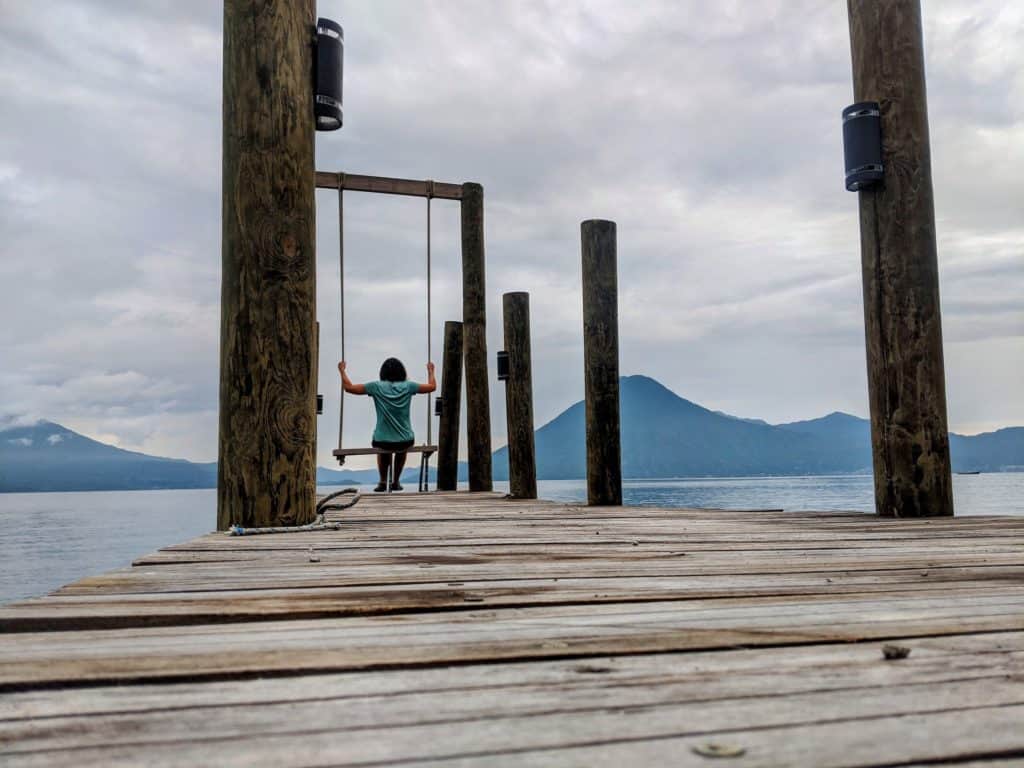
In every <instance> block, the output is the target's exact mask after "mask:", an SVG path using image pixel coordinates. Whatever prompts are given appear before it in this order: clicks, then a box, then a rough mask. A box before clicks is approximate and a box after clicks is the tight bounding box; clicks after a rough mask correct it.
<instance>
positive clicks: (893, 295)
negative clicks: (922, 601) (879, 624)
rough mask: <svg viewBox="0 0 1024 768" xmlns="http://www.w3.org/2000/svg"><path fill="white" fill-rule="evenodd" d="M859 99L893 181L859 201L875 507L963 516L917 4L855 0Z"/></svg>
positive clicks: (899, 513) (892, 512) (913, 0)
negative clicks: (869, 111)
mask: <svg viewBox="0 0 1024 768" xmlns="http://www.w3.org/2000/svg"><path fill="white" fill-rule="evenodd" d="M848 10H849V19H850V48H851V51H852V54H853V89H854V100H855V101H877V102H879V104H880V105H881V115H882V117H881V121H882V162H883V165H884V167H885V179H884V181H883V182H882V183H881V184H879V185H877V186H875V187H871V188H868V189H865V190H863V191H861V192H859V193H858V195H859V196H860V240H861V267H862V271H863V279H864V322H865V337H866V346H867V366H868V397H869V400H870V404H871V444H872V454H873V464H874V475H875V508H876V510H877V511H878V514H880V515H884V516H891V517H935V516H943V515H952V514H953V494H952V477H951V467H950V458H949V433H948V428H947V422H946V382H945V372H944V367H943V355H942V320H941V315H940V310H939V274H938V259H937V256H936V248H935V210H934V202H933V198H932V172H931V157H930V150H929V144H928V107H927V102H926V97H925V77H924V53H923V45H922V31H921V6H920V3H919V2H918V0H849V3H848Z"/></svg>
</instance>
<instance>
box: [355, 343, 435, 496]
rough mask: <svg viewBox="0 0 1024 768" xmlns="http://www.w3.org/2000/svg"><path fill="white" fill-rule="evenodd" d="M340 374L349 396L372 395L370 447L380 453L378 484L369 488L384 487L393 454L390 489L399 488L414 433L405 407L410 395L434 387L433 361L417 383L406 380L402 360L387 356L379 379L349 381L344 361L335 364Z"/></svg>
mask: <svg viewBox="0 0 1024 768" xmlns="http://www.w3.org/2000/svg"><path fill="white" fill-rule="evenodd" d="M338 371H339V372H340V373H341V385H342V387H343V388H344V390H345V391H346V392H348V393H349V394H352V395H369V396H370V397H372V398H373V406H374V408H376V410H377V426H376V428H375V429H374V430H373V442H372V443H371V445H373V447H374V448H379V449H380V450H381V451H382V452H381V453H378V454H377V471H378V472H380V483H378V484H377V487H376V488H374V489H373V490H374V491H375V492H376V493H383V492H384V491H386V490H387V489H388V468H389V467H390V466H391V456H392V454H394V458H395V469H394V474H393V475H392V476H391V490H392V491H400V490H402V484H401V483H400V482H399V481H398V479H399V478H400V477H401V476H402V469H404V468H405V457H406V452H407V451H408V450H409V448H411V447H412V444H413V442H414V441H415V435H414V434H413V431H412V420H411V419H410V418H409V406H410V405H411V403H412V396H413V395H425V394H427V393H428V392H433V391H434V390H436V389H437V381H435V380H434V364H433V363H427V383H426V384H417V383H416V382H415V381H407V378H408V376H407V375H406V373H405V366H404V365H402V361H401V360H398V359H396V358H394V357H389V358H388V359H387V360H385V361H384V364H383V365H382V366H381V367H380V381H368V382H367V383H366V384H353V383H352V381H351V380H350V379H349V377H348V374H347V373H346V372H345V361H344V360H342V361H341V362H340V363H338Z"/></svg>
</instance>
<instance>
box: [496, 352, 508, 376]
mask: <svg viewBox="0 0 1024 768" xmlns="http://www.w3.org/2000/svg"><path fill="white" fill-rule="evenodd" d="M508 370H509V363H508V352H506V351H505V350H502V351H501V352H499V353H498V381H508Z"/></svg>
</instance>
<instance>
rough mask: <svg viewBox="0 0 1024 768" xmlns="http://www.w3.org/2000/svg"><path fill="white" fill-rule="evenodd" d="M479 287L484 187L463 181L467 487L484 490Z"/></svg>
mask: <svg viewBox="0 0 1024 768" xmlns="http://www.w3.org/2000/svg"><path fill="white" fill-rule="evenodd" d="M485 287H486V281H485V279H484V188H483V187H482V186H480V185H479V184H474V183H472V182H467V183H466V184H463V185H462V322H463V350H464V359H465V363H466V447H467V453H468V458H469V490H471V491H490V490H491V489H492V488H493V482H492V477H491V401H490V395H489V393H488V389H487V387H488V383H489V382H488V380H487V305H486V298H487V294H486V290H485Z"/></svg>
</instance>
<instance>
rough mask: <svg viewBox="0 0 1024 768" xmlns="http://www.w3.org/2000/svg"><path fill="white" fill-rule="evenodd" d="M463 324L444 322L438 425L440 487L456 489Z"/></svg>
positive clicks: (438, 479) (460, 407)
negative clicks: (440, 404)
mask: <svg viewBox="0 0 1024 768" xmlns="http://www.w3.org/2000/svg"><path fill="white" fill-rule="evenodd" d="M462 346H463V341H462V323H460V322H456V321H454V320H449V321H448V322H446V323H445V324H444V353H443V355H444V357H443V360H442V364H441V394H440V395H439V399H440V400H441V402H442V406H441V408H442V410H441V418H440V423H439V425H438V428H437V447H438V452H437V490H439V491H454V490H455V489H456V487H458V483H459V427H460V425H461V423H462V420H461V417H462Z"/></svg>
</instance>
